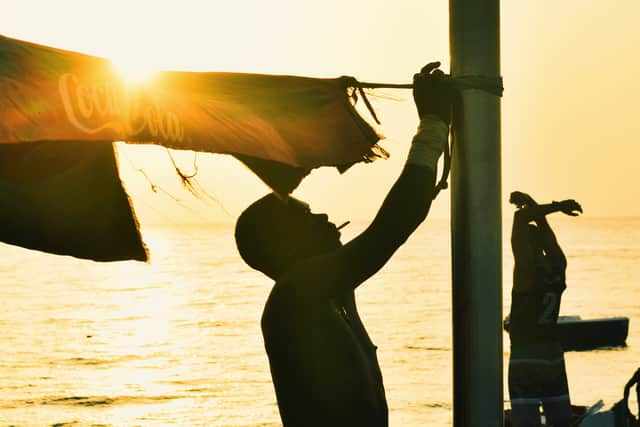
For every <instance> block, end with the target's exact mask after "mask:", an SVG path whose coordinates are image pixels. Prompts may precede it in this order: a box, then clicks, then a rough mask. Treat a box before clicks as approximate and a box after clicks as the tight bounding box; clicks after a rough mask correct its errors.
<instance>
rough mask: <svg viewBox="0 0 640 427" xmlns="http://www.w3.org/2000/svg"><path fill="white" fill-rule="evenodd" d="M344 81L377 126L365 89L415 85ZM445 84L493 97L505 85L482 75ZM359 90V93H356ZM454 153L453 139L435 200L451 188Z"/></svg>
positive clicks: (452, 79) (348, 78) (456, 78)
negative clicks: (450, 177) (441, 192)
mask: <svg viewBox="0 0 640 427" xmlns="http://www.w3.org/2000/svg"><path fill="white" fill-rule="evenodd" d="M342 79H343V80H344V81H345V82H346V84H347V87H351V88H353V90H352V92H351V94H350V97H351V98H352V99H353V100H354V103H356V102H357V101H358V95H357V93H359V94H360V96H361V97H362V100H363V101H364V105H365V106H366V107H367V110H369V113H370V114H371V117H373V119H374V120H375V122H376V123H377V124H380V121H379V120H378V117H377V115H376V112H375V110H374V109H373V106H372V105H371V103H370V102H369V100H368V99H367V95H366V94H365V92H364V89H413V84H411V83H371V82H360V81H358V80H357V79H356V78H355V77H351V76H343V77H342ZM444 84H446V85H448V86H449V87H451V88H452V89H455V90H458V91H463V90H470V89H476V90H482V91H485V92H487V93H489V94H491V95H495V96H500V97H501V96H502V94H503V93H504V85H503V83H502V77H487V76H481V75H462V76H447V77H445V78H444ZM356 90H357V92H356ZM452 152H453V139H451V146H449V144H447V146H446V147H445V150H444V164H443V168H442V176H441V177H440V180H439V181H438V183H437V184H436V186H435V191H434V194H433V198H434V199H435V198H436V197H437V195H438V194H439V193H440V191H442V190H446V189H447V188H449V184H448V182H447V179H448V177H449V172H450V171H451V153H452Z"/></svg>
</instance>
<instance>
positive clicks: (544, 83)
mask: <svg viewBox="0 0 640 427" xmlns="http://www.w3.org/2000/svg"><path fill="white" fill-rule="evenodd" d="M2 5H3V7H2V9H3V13H2V14H1V15H0V33H2V34H4V35H6V36H9V37H15V38H19V39H23V40H27V41H32V42H36V43H42V44H46V45H51V46H55V47H59V48H63V49H69V50H76V51H80V52H85V53H90V54H94V55H99V56H106V57H109V58H112V59H114V60H115V61H117V62H119V63H124V64H128V65H130V66H131V67H132V68H143V69H150V68H159V69H181V70H207V71H244V72H261V73H277V74H296V75H306V76H321V77H335V76H339V75H345V74H347V75H354V76H356V77H358V78H359V79H361V80H365V81H366V80H369V81H388V82H409V81H410V79H411V76H412V74H413V73H414V72H415V71H416V70H417V69H419V68H420V66H421V65H423V64H424V63H426V62H429V61H432V60H441V61H442V62H443V66H444V68H445V70H447V69H448V65H449V47H448V3H447V2H446V1H444V0H439V1H435V0H431V1H425V0H403V1H400V2H389V1H384V0H369V1H366V2H365V1H360V0H358V1H346V2H345V1H338V0H323V1H302V2H301V1H294V0H274V1H269V2H265V1H258V0H255V1H242V0H236V1H233V2H231V1H225V2H218V1H195V0H189V1H188V0H183V1H181V2H158V1H154V2H152V1H121V0H113V1H110V2H87V1H55V2H45V1H34V0H15V1H13V0H9V1H7V0H4V1H3V2H2ZM638 22H640V2H638V1H637V0H620V1H617V2H614V3H611V2H601V1H592V0H583V1H570V2H557V1H551V0H539V1H535V2H525V1H521V0H512V1H505V2H503V4H502V28H501V37H502V74H503V77H504V82H505V95H504V98H503V103H502V112H503V116H502V118H503V122H502V124H503V127H502V147H503V148H502V157H503V193H504V194H503V200H505V203H506V200H507V195H508V192H509V191H511V190H513V189H520V190H523V191H528V192H531V194H532V195H534V196H536V197H538V198H539V199H540V200H542V201H545V200H547V199H551V198H553V199H561V198H569V197H571V198H576V199H577V200H579V201H580V202H582V204H583V206H584V208H585V213H586V214H587V215H589V216H638V215H640V198H639V197H638V196H639V195H640V191H639V190H638V189H637V185H638V183H640V168H639V167H638V161H639V159H640V137H639V135H640V111H639V109H638V100H639V99H640V79H639V76H640V53H639V52H640V29H639V28H638ZM380 94H381V95H385V96H386V95H391V96H393V97H395V98H397V99H398V100H395V101H391V100H387V99H384V98H379V99H376V100H375V107H376V109H377V110H378V112H379V116H380V117H381V119H382V123H383V125H382V127H381V128H380V131H381V132H382V133H383V134H385V135H386V136H387V137H388V138H387V141H386V142H383V146H384V147H385V148H386V149H388V150H389V151H390V152H391V154H392V159H391V160H388V161H378V162H375V163H374V164H372V165H365V166H356V167H354V168H353V169H352V170H351V171H349V172H348V173H347V174H345V175H343V176H338V175H337V173H335V172H334V171H332V170H327V171H321V172H319V173H314V175H312V176H311V177H310V178H308V179H307V181H306V182H305V183H303V185H302V187H301V188H300V190H299V191H298V192H297V193H296V195H297V196H299V197H301V198H305V199H307V200H308V201H310V203H311V205H312V207H314V208H315V209H316V210H326V211H328V212H329V214H330V215H331V216H332V217H335V218H336V221H339V220H340V219H343V218H350V219H355V218H363V219H367V218H370V217H372V215H373V214H374V213H375V210H376V208H377V206H378V205H379V204H380V202H381V200H382V198H383V197H384V195H385V194H386V190H387V189H388V187H389V186H390V185H391V183H392V182H393V180H394V179H395V177H396V176H397V174H398V173H399V169H400V167H401V165H402V163H403V161H404V158H405V156H406V154H405V153H406V151H407V149H408V142H409V140H410V138H411V135H412V134H413V132H414V129H415V125H416V124H417V116H416V114H415V112H414V111H413V106H412V103H411V102H410V99H411V98H410V93H409V92H408V91H395V92H393V91H380ZM365 117H367V116H366V114H365ZM367 118H368V117H367ZM121 151H122V152H123V153H124V154H123V156H122V158H121V165H122V169H123V172H122V173H123V176H124V177H125V179H126V180H127V184H128V187H129V189H130V192H131V193H132V194H133V196H134V200H135V202H136V206H137V208H138V210H139V212H140V214H141V216H142V217H143V220H144V218H149V221H164V220H170V221H175V222H183V221H202V220H203V219H204V218H205V217H207V218H211V219H213V220H216V221H219V220H221V221H228V220H231V217H233V216H235V215H237V214H238V213H239V212H240V211H241V210H242V209H243V207H244V206H245V205H247V204H248V203H250V201H251V200H253V199H255V198H256V197H258V196H259V195H261V194H262V193H264V192H265V191H266V189H265V187H264V186H263V185H262V184H261V183H260V182H259V181H258V179H257V178H254V177H253V176H252V175H251V174H250V173H249V172H247V171H246V170H245V169H244V168H243V167H242V166H240V164H239V163H237V162H236V161H235V160H232V159H228V158H226V156H201V157H200V159H199V163H200V171H201V172H200V182H201V183H202V184H203V185H204V186H205V187H206V188H207V189H208V190H209V191H210V192H211V193H212V194H213V195H215V196H216V197H217V198H219V199H220V200H221V201H222V203H223V204H224V206H225V208H226V209H227V210H228V211H229V212H230V213H231V215H227V214H225V213H224V212H223V211H222V210H221V209H219V208H218V207H217V206H215V205H211V204H204V203H202V202H200V201H197V200H195V199H193V197H192V196H190V195H188V194H187V193H185V192H184V191H182V190H181V189H180V185H179V183H177V180H175V179H174V178H173V176H172V173H173V172H172V170H171V168H170V163H169V161H168V159H167V156H166V154H164V153H163V152H162V151H160V150H157V149H156V150H150V149H148V148H145V147H124V148H122V150H121ZM178 157H179V159H180V161H181V164H183V165H184V167H185V168H186V169H189V168H190V167H191V162H192V154H190V153H186V154H184V155H179V156H178ZM132 165H133V166H132ZM134 167H135V168H143V169H145V170H146V171H147V172H148V174H149V175H150V176H151V177H152V178H153V179H154V180H158V181H160V182H165V187H166V188H167V189H168V190H169V191H170V192H172V194H175V195H177V196H178V197H179V199H180V200H181V202H183V203H186V204H187V205H188V206H190V207H191V208H192V209H189V210H185V209H184V208H183V207H181V206H175V209H172V208H169V209H167V207H168V206H169V205H171V204H174V205H175V201H174V200H173V199H171V198H169V197H167V196H163V195H162V194H154V193H152V192H151V191H150V189H149V186H148V184H147V183H146V181H145V180H144V178H143V177H142V175H141V174H139V173H136V172H135V170H134ZM230 183H233V185H231V184H230ZM448 208H449V201H448V194H447V195H445V196H444V197H441V199H439V200H438V201H437V202H436V204H435V205H434V215H437V216H447V215H448ZM159 211H163V212H159Z"/></svg>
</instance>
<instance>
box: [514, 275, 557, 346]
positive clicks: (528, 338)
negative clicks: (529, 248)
mask: <svg viewBox="0 0 640 427" xmlns="http://www.w3.org/2000/svg"><path fill="white" fill-rule="evenodd" d="M566 287H567V286H566V284H565V273H564V269H556V270H555V271H553V270H552V271H549V272H547V271H540V269H537V274H536V284H535V286H534V287H532V288H529V289H525V290H519V289H518V287H517V286H514V287H513V290H512V292H511V313H510V315H509V318H510V323H511V326H510V332H509V333H510V336H511V352H512V354H513V355H517V354H518V353H524V354H525V355H529V356H530V355H532V354H531V351H533V352H538V351H540V350H542V351H545V347H546V348H547V351H545V353H546V354H549V352H551V353H553V352H555V351H554V349H556V348H557V349H558V350H559V351H560V352H562V349H561V348H560V347H559V341H558V340H559V337H558V324H557V322H558V313H559V312H560V300H561V298H562V293H563V292H564V290H565V289H566ZM514 353H516V354H514Z"/></svg>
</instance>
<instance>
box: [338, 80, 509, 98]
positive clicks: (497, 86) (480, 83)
mask: <svg viewBox="0 0 640 427" xmlns="http://www.w3.org/2000/svg"><path fill="white" fill-rule="evenodd" d="M347 79H350V80H351V79H352V80H351V82H353V83H354V84H353V86H354V87H358V88H363V89H413V84H411V83H371V82H360V81H358V80H357V79H356V78H355V77H347ZM444 83H445V84H447V85H449V86H451V87H452V88H454V89H458V90H468V89H478V90H483V91H485V92H489V93H490V94H492V95H496V96H502V94H503V92H504V86H503V84H502V77H487V76H480V75H477V76H476V75H464V76H455V77H451V76H449V77H445V78H444Z"/></svg>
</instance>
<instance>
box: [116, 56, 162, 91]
mask: <svg viewBox="0 0 640 427" xmlns="http://www.w3.org/2000/svg"><path fill="white" fill-rule="evenodd" d="M111 63H112V64H113V65H114V67H115V69H116V71H117V73H118V74H119V75H120V76H121V77H122V79H123V80H124V81H125V82H126V83H127V84H130V85H135V86H140V85H145V84H148V83H150V82H151V80H152V79H153V76H154V75H155V74H156V73H157V72H158V70H157V69H156V68H155V67H154V65H153V64H152V63H149V62H144V60H142V59H140V58H137V57H133V56H129V55H127V56H122V57H118V58H112V59H111Z"/></svg>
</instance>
